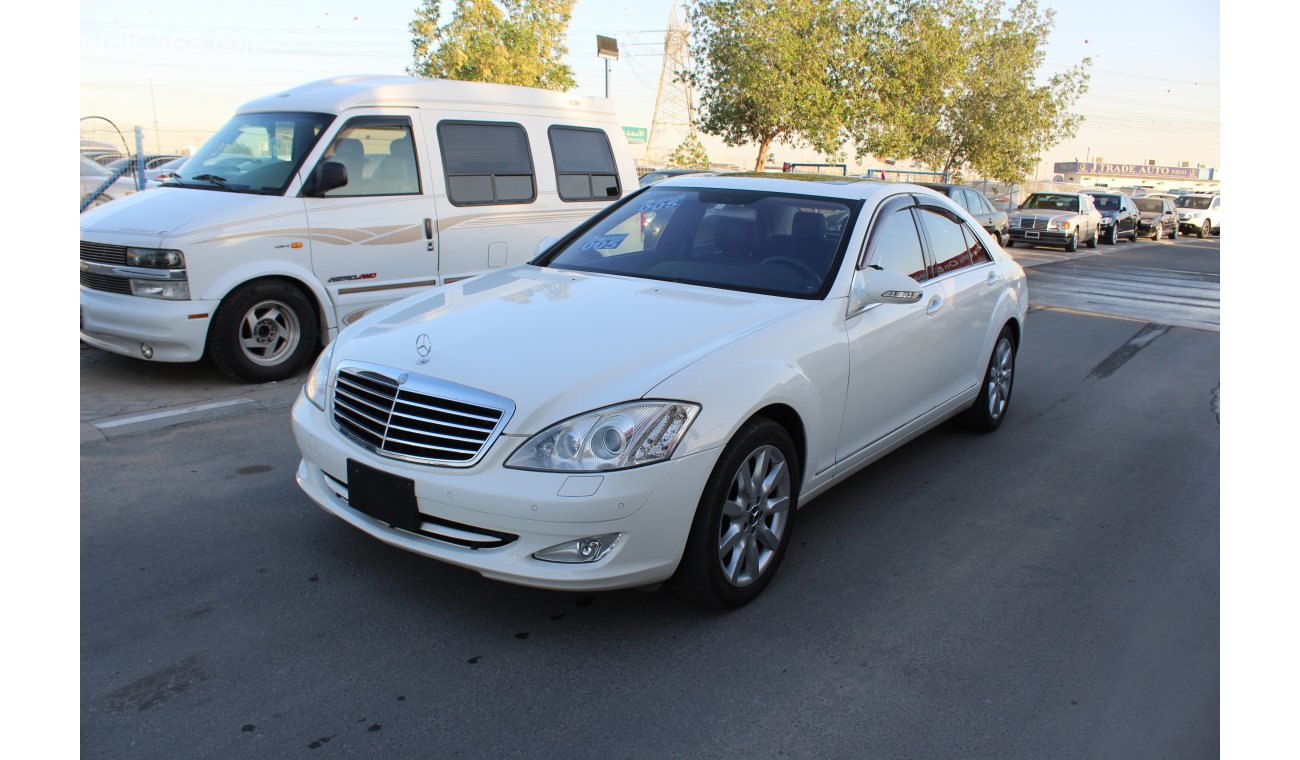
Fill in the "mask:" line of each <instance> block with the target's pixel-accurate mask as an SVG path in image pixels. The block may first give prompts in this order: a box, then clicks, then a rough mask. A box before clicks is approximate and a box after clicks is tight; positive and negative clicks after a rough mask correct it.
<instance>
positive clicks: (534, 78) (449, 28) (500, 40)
mask: <svg viewBox="0 0 1300 760" xmlns="http://www.w3.org/2000/svg"><path fill="white" fill-rule="evenodd" d="M573 5H574V0H501V2H499V3H498V2H493V0H456V10H455V11H454V12H453V13H452V16H451V21H450V22H448V23H447V24H440V21H441V8H440V4H439V0H424V1H423V3H422V4H421V6H420V7H419V8H417V9H416V10H415V19H414V20H412V21H411V23H410V26H409V28H410V31H411V53H412V63H411V65H410V66H409V67H408V68H407V73H409V74H411V75H412V76H421V77H436V78H439V79H460V80H466V81H474V82H497V83H499V84H515V85H523V86H525V87H541V88H543V89H548V90H568V89H571V88H572V87H574V86H575V84H576V83H575V81H574V79H573V70H572V69H571V68H569V66H567V65H566V64H564V63H562V62H561V59H562V58H563V57H564V56H565V55H566V54H567V53H568V48H567V47H566V46H565V44H564V35H565V32H566V30H567V29H568V27H569V17H570V15H571V14H572V12H573Z"/></svg>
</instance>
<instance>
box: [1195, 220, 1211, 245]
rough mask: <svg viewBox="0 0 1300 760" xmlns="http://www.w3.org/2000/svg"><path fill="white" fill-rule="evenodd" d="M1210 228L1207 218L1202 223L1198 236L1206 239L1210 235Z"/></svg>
mask: <svg viewBox="0 0 1300 760" xmlns="http://www.w3.org/2000/svg"><path fill="white" fill-rule="evenodd" d="M1210 229H1211V228H1210V222H1209V221H1208V220H1207V221H1206V222H1205V224H1202V225H1201V229H1200V230H1198V231H1197V233H1196V237H1198V238H1200V239H1201V240H1204V239H1206V238H1207V237H1209V236H1210Z"/></svg>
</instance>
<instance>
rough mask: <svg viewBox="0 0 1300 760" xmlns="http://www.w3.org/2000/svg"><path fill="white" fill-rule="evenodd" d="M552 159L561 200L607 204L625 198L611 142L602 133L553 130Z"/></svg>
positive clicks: (585, 129)
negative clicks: (603, 202)
mask: <svg viewBox="0 0 1300 760" xmlns="http://www.w3.org/2000/svg"><path fill="white" fill-rule="evenodd" d="M547 134H548V135H549V136H550V138H551V155H552V157H553V158H554V160H555V180H556V185H557V187H558V189H559V193H560V199H561V200H566V201H607V200H612V199H614V198H617V197H619V196H620V195H622V188H621V187H619V182H618V169H616V168H615V167H614V152H613V151H612V150H611V149H610V147H609V138H608V137H606V136H605V133H604V132H603V131H601V130H599V129H587V128H583V127H551V128H550V129H549V130H547Z"/></svg>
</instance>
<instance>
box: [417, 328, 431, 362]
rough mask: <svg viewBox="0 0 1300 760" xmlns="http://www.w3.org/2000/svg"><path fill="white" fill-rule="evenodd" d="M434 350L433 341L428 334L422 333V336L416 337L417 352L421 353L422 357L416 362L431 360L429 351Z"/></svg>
mask: <svg viewBox="0 0 1300 760" xmlns="http://www.w3.org/2000/svg"><path fill="white" fill-rule="evenodd" d="M432 350H433V341H431V340H429V336H428V335H425V334H424V333H420V337H418V338H416V339H415V353H417V354H419V355H420V358H419V359H418V360H417V361H416V362H415V363H416V364H427V363H428V362H429V352H430V351H432Z"/></svg>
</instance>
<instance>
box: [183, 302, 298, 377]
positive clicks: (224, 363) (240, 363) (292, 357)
mask: <svg viewBox="0 0 1300 760" xmlns="http://www.w3.org/2000/svg"><path fill="white" fill-rule="evenodd" d="M317 335H318V324H317V318H316V307H315V305H314V304H313V303H312V302H311V301H310V300H308V298H307V296H305V295H303V293H302V291H301V290H299V289H298V288H296V287H294V286H292V285H290V284H288V283H286V282H283V281H276V280H264V281H261V282H250V283H248V284H246V285H241V286H240V287H238V288H236V289H235V290H233V291H232V292H231V293H230V294H229V295H227V296H226V297H225V298H224V299H222V301H221V306H220V307H218V309H217V314H216V316H215V317H213V319H212V327H211V328H210V329H209V331H208V353H209V355H210V356H211V357H212V361H213V363H214V364H216V365H217V368H218V369H220V370H221V371H222V372H224V373H226V374H227V375H229V376H231V377H233V378H235V379H236V380H243V381H245V382H249V383H267V382H271V381H272V380H284V379H287V378H290V377H293V376H294V374H295V373H297V371H298V370H299V369H300V368H301V367H302V366H303V365H304V364H305V363H306V362H307V361H308V360H309V359H310V358H311V357H312V355H313V354H315V350H316V345H317Z"/></svg>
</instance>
